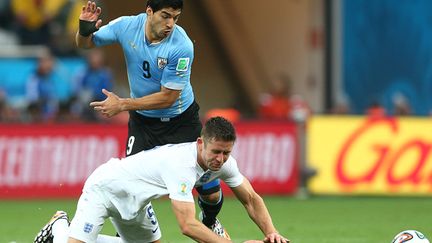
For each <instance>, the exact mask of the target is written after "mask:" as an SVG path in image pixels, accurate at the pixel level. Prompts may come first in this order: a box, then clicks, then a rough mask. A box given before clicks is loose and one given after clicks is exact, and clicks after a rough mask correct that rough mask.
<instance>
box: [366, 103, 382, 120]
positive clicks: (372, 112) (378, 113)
mask: <svg viewBox="0 0 432 243" xmlns="http://www.w3.org/2000/svg"><path fill="white" fill-rule="evenodd" d="M366 114H367V115H368V116H369V118H383V117H385V116H386V110H385V108H384V107H383V106H382V105H381V104H380V103H379V102H378V101H374V102H372V103H371V105H370V106H369V107H368V108H367V110H366Z"/></svg>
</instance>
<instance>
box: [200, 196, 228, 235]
mask: <svg viewBox="0 0 432 243" xmlns="http://www.w3.org/2000/svg"><path fill="white" fill-rule="evenodd" d="M220 193H221V196H220V200H219V202H218V203H216V204H210V203H208V202H205V201H204V200H203V199H202V198H201V197H198V205H199V207H200V208H201V211H202V212H203V220H202V222H203V224H205V225H206V226H207V227H211V226H212V225H213V224H214V223H215V222H216V216H217V215H218V213H219V212H220V210H221V208H222V204H223V195H222V191H220Z"/></svg>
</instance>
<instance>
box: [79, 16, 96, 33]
mask: <svg viewBox="0 0 432 243" xmlns="http://www.w3.org/2000/svg"><path fill="white" fill-rule="evenodd" d="M96 22H97V21H87V20H82V19H80V20H79V34H80V35H82V36H84V37H88V36H89V35H91V34H92V33H93V32H95V31H97V30H98V28H96Z"/></svg>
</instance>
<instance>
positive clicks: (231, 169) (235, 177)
mask: <svg viewBox="0 0 432 243" xmlns="http://www.w3.org/2000/svg"><path fill="white" fill-rule="evenodd" d="M243 178H244V176H243V175H242V174H241V173H240V170H239V168H238V166H237V161H236V160H235V159H234V158H233V157H230V159H229V160H228V161H227V162H226V163H225V165H224V166H223V171H222V173H221V176H220V179H221V180H223V181H224V182H225V183H226V184H227V185H228V186H229V187H231V188H232V187H237V186H240V184H242V183H243Z"/></svg>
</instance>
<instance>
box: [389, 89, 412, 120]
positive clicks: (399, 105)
mask: <svg viewBox="0 0 432 243" xmlns="http://www.w3.org/2000/svg"><path fill="white" fill-rule="evenodd" d="M392 101H393V107H394V115H395V116H408V115H411V106H410V103H409V101H408V99H407V97H406V96H405V95H403V94H402V93H395V94H394V95H393V97H392Z"/></svg>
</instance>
